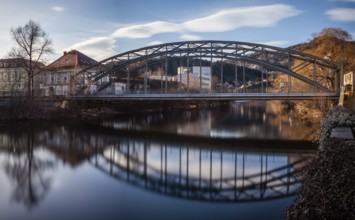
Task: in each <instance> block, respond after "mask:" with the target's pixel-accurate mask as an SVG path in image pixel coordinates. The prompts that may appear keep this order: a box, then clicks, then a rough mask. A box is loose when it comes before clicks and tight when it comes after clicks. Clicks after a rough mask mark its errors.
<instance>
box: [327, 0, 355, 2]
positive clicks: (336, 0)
mask: <svg viewBox="0 0 355 220" xmlns="http://www.w3.org/2000/svg"><path fill="white" fill-rule="evenodd" d="M329 1H330V2H355V0H329Z"/></svg>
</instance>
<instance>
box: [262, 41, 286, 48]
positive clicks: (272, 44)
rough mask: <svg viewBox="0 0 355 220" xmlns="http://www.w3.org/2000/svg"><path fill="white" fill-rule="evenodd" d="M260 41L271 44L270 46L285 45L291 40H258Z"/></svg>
mask: <svg viewBox="0 0 355 220" xmlns="http://www.w3.org/2000/svg"><path fill="white" fill-rule="evenodd" d="M258 43H259V44H265V45H270V46H275V47H285V46H287V45H288V44H289V43H290V42H289V41H286V40H275V41H265V42H258Z"/></svg>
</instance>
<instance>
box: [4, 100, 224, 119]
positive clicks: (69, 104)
mask: <svg viewBox="0 0 355 220" xmlns="http://www.w3.org/2000/svg"><path fill="white" fill-rule="evenodd" d="M224 104H226V102H224V101H223V102H220V101H170V102H161V101H139V102H135V101H125V102H114V103H112V102H92V101H91V102H87V101H81V102H80V101H70V100H51V101H48V100H29V99H19V100H11V102H10V103H8V104H7V105H3V106H0V121H18V120H43V119H45V120H51V119H70V118H76V119H87V118H107V117H115V116H118V115H126V114H141V113H151V112H164V111H179V110H191V109H196V108H211V107H215V106H218V105H224Z"/></svg>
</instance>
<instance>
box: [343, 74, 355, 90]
mask: <svg viewBox="0 0 355 220" xmlns="http://www.w3.org/2000/svg"><path fill="white" fill-rule="evenodd" d="M354 84H355V78H354V73H353V72H348V73H345V74H344V90H345V92H351V93H352V92H353V91H354Z"/></svg>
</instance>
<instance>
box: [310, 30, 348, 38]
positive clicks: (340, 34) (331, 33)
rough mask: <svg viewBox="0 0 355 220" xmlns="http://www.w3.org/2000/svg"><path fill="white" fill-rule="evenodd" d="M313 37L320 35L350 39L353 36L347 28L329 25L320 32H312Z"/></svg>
mask: <svg viewBox="0 0 355 220" xmlns="http://www.w3.org/2000/svg"><path fill="white" fill-rule="evenodd" d="M312 36H313V38H316V37H320V36H328V37H336V38H338V39H340V40H344V41H349V40H351V39H352V36H351V34H350V33H349V32H347V31H346V30H343V29H341V28H334V27H327V28H323V29H322V30H321V31H320V32H319V33H314V34H312Z"/></svg>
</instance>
